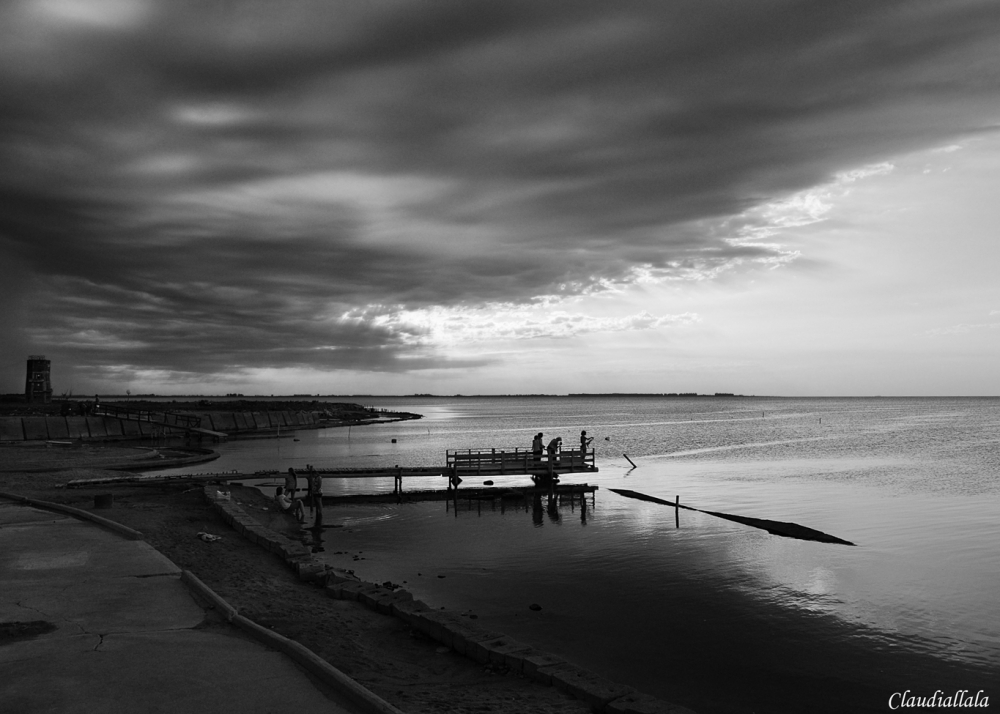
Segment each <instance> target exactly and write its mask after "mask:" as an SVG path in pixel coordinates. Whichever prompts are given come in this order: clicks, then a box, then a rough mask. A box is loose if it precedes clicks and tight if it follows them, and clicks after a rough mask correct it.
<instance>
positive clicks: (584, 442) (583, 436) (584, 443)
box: [580, 429, 594, 456]
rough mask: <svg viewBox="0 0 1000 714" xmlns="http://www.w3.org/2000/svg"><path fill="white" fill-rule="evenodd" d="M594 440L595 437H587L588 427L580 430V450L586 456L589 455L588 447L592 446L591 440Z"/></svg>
mask: <svg viewBox="0 0 1000 714" xmlns="http://www.w3.org/2000/svg"><path fill="white" fill-rule="evenodd" d="M593 440H594V437H592V436H591V437H590V438H588V437H587V430H586V429H584V430H583V431H581V432H580V451H582V452H583V455H584V456H586V455H587V447H588V446H590V442H592V441H593Z"/></svg>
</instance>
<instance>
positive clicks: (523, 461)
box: [447, 448, 597, 474]
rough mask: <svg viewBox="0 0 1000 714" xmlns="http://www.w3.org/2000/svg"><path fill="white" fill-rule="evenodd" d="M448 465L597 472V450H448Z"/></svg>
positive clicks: (459, 469)
mask: <svg viewBox="0 0 1000 714" xmlns="http://www.w3.org/2000/svg"><path fill="white" fill-rule="evenodd" d="M447 466H448V468H449V469H450V470H451V471H452V472H453V473H465V474H470V473H475V474H482V473H487V474H496V473H501V474H503V473H512V474H518V473H531V472H532V471H547V470H553V471H558V472H560V473H572V472H574V471H596V470H597V465H596V462H595V459H594V451H593V449H587V450H584V449H564V450H562V451H559V452H557V453H555V454H553V455H551V456H550V455H549V454H547V453H543V454H536V453H534V452H532V451H531V450H530V449H520V448H514V449H448V461H447Z"/></svg>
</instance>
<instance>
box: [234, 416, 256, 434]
mask: <svg viewBox="0 0 1000 714" xmlns="http://www.w3.org/2000/svg"><path fill="white" fill-rule="evenodd" d="M233 417H234V418H235V419H236V430H237V431H247V430H248V429H252V428H253V427H252V426H250V425H249V424H248V423H247V415H246V414H244V413H243V412H236V413H235V414H233Z"/></svg>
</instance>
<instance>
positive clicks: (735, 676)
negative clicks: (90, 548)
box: [170, 396, 1000, 713]
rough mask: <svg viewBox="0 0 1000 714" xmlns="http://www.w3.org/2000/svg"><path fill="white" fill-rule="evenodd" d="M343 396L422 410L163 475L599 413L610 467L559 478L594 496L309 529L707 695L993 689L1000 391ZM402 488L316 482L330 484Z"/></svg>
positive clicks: (385, 565) (445, 444)
mask: <svg viewBox="0 0 1000 714" xmlns="http://www.w3.org/2000/svg"><path fill="white" fill-rule="evenodd" d="M321 401H322V400H321ZM329 401H348V400H346V399H336V398H331V399H329ZM353 401H358V402H361V403H364V404H365V405H367V406H372V407H378V408H385V409H388V410H399V411H406V412H413V413H418V414H421V415H422V418H421V419H417V420H410V421H400V422H392V423H386V424H378V425H370V426H354V427H350V428H332V429H323V430H306V431H299V432H296V433H295V434H294V435H284V437H283V438H279V439H269V440H250V441H242V440H234V441H230V442H226V443H222V444H219V445H217V446H214V447H213V448H217V450H218V451H219V452H220V453H221V457H220V458H219V459H218V460H217V461H215V462H212V463H211V464H208V465H202V466H198V467H193V468H190V469H173V470H171V471H170V473H178V472H182V471H186V472H199V471H207V470H211V471H226V470H238V471H244V472H253V471H258V470H267V469H278V470H282V471H284V470H286V469H287V468H288V467H295V468H297V469H304V468H305V466H306V465H307V464H312V465H314V466H316V467H318V468H343V467H368V466H395V465H401V466H436V465H441V464H443V463H444V462H445V453H446V450H448V449H482V448H486V449H489V448H497V449H500V448H507V449H513V448H515V447H518V448H522V449H523V448H530V445H531V441H532V437H533V436H534V434H535V433H537V432H543V433H544V439H545V441H546V442H547V441H548V440H549V439H551V438H554V437H556V436H561V437H562V438H563V441H564V444H566V445H567V446H569V445H576V444H578V443H579V435H580V431H581V430H586V431H587V433H588V436H592V437H593V438H594V441H593V444H592V445H593V447H594V449H595V452H596V463H597V466H598V468H599V472H597V473H587V474H574V475H567V476H563V477H562V482H563V483H588V484H592V485H596V486H597V487H598V490H597V491H596V492H595V493H594V494H593V495H592V496H588V497H587V498H586V499H583V500H579V499H578V500H574V501H572V502H567V501H564V502H562V503H561V504H558V505H557V506H556V507H554V508H544V509H539V508H535V507H533V506H532V505H531V504H516V505H512V504H511V503H508V504H506V505H505V506H504V507H503V508H501V507H500V505H499V504H493V503H490V502H486V503H482V502H478V501H470V502H467V503H463V502H461V501H460V502H459V504H458V507H457V508H455V507H453V505H452V504H450V503H447V502H444V501H424V502H413V503H406V502H404V503H390V504H356V505H346V506H333V507H328V508H327V509H326V512H325V514H324V515H325V522H326V524H327V525H332V526H335V527H333V528H327V529H325V530H324V531H323V532H322V533H321V534H319V535H318V536H313V535H310V534H309V533H307V532H305V531H304V532H303V538H304V539H305V540H306V541H307V542H309V543H310V545H312V546H313V547H314V549H316V550H317V552H319V553H320V554H321V555H322V557H323V558H324V559H326V560H327V562H329V563H330V564H332V565H335V566H337V567H340V568H348V569H351V570H353V571H354V572H355V574H356V575H357V576H358V577H360V578H361V579H363V580H368V581H373V582H384V581H387V580H388V581H392V582H393V583H398V584H402V585H403V586H404V587H406V588H407V589H408V590H410V591H411V592H412V593H413V594H414V596H415V597H417V598H419V599H420V600H423V601H424V602H426V603H427V604H428V605H430V606H431V607H434V608H440V607H444V608H448V609H450V610H454V611H457V612H460V613H462V614H464V615H465V616H467V617H469V618H474V619H476V620H477V621H478V623H479V624H481V625H483V626H484V627H487V628H488V629H492V630H496V631H499V632H503V633H505V634H507V635H509V636H511V637H513V638H515V639H517V640H520V641H522V642H525V643H528V644H531V645H534V646H536V647H538V648H540V649H543V650H547V651H550V652H553V653H555V654H557V655H560V656H563V657H565V658H566V659H568V660H570V661H573V662H575V663H576V664H578V665H580V666H583V667H586V668H588V669H591V670H593V671H595V672H597V673H599V674H601V675H603V676H605V677H607V678H609V679H612V680H614V681H617V682H621V683H623V684H627V685H631V686H633V687H635V688H637V689H639V690H640V691H643V692H646V693H649V694H652V695H654V696H658V697H661V698H663V699H665V700H668V701H671V702H675V703H677V704H681V705H684V706H688V707H690V708H691V709H693V710H695V711H699V712H724V713H729V712H733V713H737V712H738V713H744V712H853V711H859V712H861V711H890V710H891V709H892V706H891V705H892V703H893V702H894V703H895V704H896V705H897V706H898V705H899V704H900V703H901V702H903V701H905V699H904V698H903V697H905V696H906V695H905V694H904V693H906V692H909V695H910V696H913V695H916V696H934V693H935V692H940V693H941V694H940V696H939V701H940V700H942V699H943V698H944V697H946V696H953V697H954V696H955V695H956V692H960V691H967V692H968V693H967V694H965V695H962V697H965V699H964V701H968V699H967V697H969V696H970V695H977V694H978V695H979V701H980V702H982V701H983V697H984V696H985V697H989V699H990V700H991V701H990V702H989V703H990V704H991V705H992V706H994V707H997V706H1000V686H997V685H998V684H1000V399H996V398H810V399H804V398H757V397H707V396H706V397H655V396H641V397H640V396H621V397H407V398H401V397H397V398H374V397H368V398H363V399H355V400H353ZM487 478H490V479H491V480H493V481H494V482H495V484H496V485H498V486H503V485H526V484H527V477H525V476H506V477H487ZM258 483H260V484H261V485H262V488H264V489H265V490H266V489H267V487H268V485H269V484H274V483H278V482H277V481H275V480H273V479H271V480H263V481H259V482H258ZM478 484H479V481H478V480H474V479H473V480H469V481H467V483H466V484H465V485H478ZM445 485H446V483H445V479H444V478H442V477H437V476H433V477H421V478H412V479H406V480H405V481H404V484H403V487H404V490H418V489H429V488H438V489H440V488H444V487H445ZM392 487H393V484H392V480H391V479H327V480H326V482H325V491H326V493H327V494H353V493H377V492H386V491H391V490H392ZM609 489H628V490H631V491H636V492H639V493H643V494H647V495H650V496H654V497H656V498H659V499H663V500H668V501H671V502H674V501H675V500H676V501H679V502H680V503H681V504H682V505H687V506H690V507H692V508H696V509H700V510H699V511H689V510H680V511H676V510H675V509H674V508H673V507H670V506H666V505H662V504H659V503H652V502H645V501H639V500H635V499H632V498H627V497H624V496H621V495H619V494H617V493H614V492H612V491H611V490H609ZM704 511H714V512H724V513H728V514H735V515H739V516H745V517H750V518H759V519H769V520H774V521H782V522H791V523H796V524H799V525H802V526H806V527H808V528H812V529H815V530H819V531H822V532H824V533H827V534H830V535H833V536H836V537H837V538H840V539H843V540H846V541H849V542H851V543H853V544H854V545H853V546H848V545H841V544H831V543H820V542H813V541H806V540H798V539H794V538H789V537H783V536H780V535H774V534H771V533H768V532H767V531H764V530H761V529H758V528H754V527H751V526H747V525H743V524H741V523H736V522H733V521H729V520H724V519H721V518H718V517H716V516H713V515H710V514H708V513H704ZM338 526H339V527H338ZM894 696H895V699H893V697H894ZM938 710H941V709H940V708H938ZM963 710H964V708H963Z"/></svg>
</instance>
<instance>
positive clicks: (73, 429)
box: [66, 416, 90, 439]
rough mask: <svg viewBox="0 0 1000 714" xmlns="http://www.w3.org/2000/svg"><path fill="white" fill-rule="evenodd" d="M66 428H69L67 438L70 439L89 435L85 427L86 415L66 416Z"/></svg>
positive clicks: (84, 437) (83, 437)
mask: <svg viewBox="0 0 1000 714" xmlns="http://www.w3.org/2000/svg"><path fill="white" fill-rule="evenodd" d="M66 428H67V429H69V438H71V439H86V438H88V437H89V436H90V431H88V429H87V417H82V416H71V417H66Z"/></svg>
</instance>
